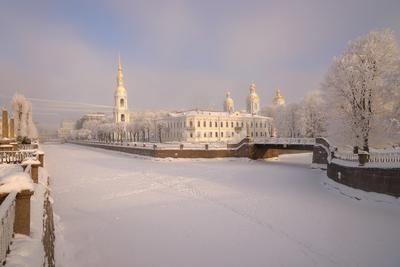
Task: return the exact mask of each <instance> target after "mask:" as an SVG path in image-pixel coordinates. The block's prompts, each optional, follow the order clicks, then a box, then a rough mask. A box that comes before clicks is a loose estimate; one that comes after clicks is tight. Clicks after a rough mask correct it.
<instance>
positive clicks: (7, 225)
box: [0, 191, 17, 265]
mask: <svg viewBox="0 0 400 267" xmlns="http://www.w3.org/2000/svg"><path fill="white" fill-rule="evenodd" d="M16 196H17V192H15V191H13V192H11V193H9V194H8V195H7V197H6V199H5V200H4V201H3V203H1V205H0V219H1V224H0V263H1V264H2V265H4V264H5V261H6V256H7V253H8V252H9V247H10V244H11V240H12V238H13V233H14V220H15V198H16Z"/></svg>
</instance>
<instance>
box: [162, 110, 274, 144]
mask: <svg viewBox="0 0 400 267" xmlns="http://www.w3.org/2000/svg"><path fill="white" fill-rule="evenodd" d="M161 120H162V121H163V123H164V124H165V129H164V130H163V131H162V132H161V135H162V136H161V139H162V140H163V141H166V142H171V141H182V142H238V141H240V140H242V139H243V138H245V137H246V136H249V137H267V136H271V134H272V118H269V117H264V116H259V115H252V114H248V113H240V112H219V111H205V110H189V111H184V112H175V113H169V114H168V115H167V116H166V117H165V118H163V119H161Z"/></svg>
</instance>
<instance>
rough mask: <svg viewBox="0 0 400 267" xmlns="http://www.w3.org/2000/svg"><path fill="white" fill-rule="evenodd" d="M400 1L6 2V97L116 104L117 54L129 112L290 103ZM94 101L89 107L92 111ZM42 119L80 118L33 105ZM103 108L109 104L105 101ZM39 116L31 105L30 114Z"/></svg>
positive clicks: (0, 78)
mask: <svg viewBox="0 0 400 267" xmlns="http://www.w3.org/2000/svg"><path fill="white" fill-rule="evenodd" d="M399 10H400V2H399V1H395V0H393V1H378V0H377V1H369V0H354V1H148V0H146V1H124V0H115V1H85V0H83V1H78V0H72V1H50V0H48V1H46V0H43V1H23V0H21V1H20V0H15V1H8V0H6V1H2V2H1V3H0V35H1V39H0V40H1V41H0V59H1V60H0V88H1V91H0V105H7V103H8V102H9V97H11V96H12V95H13V94H14V92H15V91H18V92H20V93H22V94H24V95H25V96H27V97H32V98H44V99H54V100H58V101H70V102H81V103H91V104H93V105H105V106H111V105H112V101H113V93H114V88H115V76H116V70H117V54H118V52H120V53H121V56H122V61H123V67H124V78H125V85H126V87H127V90H128V97H129V105H130V108H131V110H134V111H136V110H159V109H162V110H174V109H183V108H195V107H199V108H215V109H219V108H222V101H223V99H224V93H225V91H227V90H230V91H231V93H232V97H233V98H234V100H235V104H236V105H237V108H238V109H242V108H244V107H245V97H246V95H247V94H248V86H249V84H250V82H251V80H255V82H256V84H257V92H258V94H259V95H260V97H261V105H262V106H265V105H269V104H270V103H271V101H272V97H273V94H274V91H275V89H276V88H277V87H280V88H281V90H282V93H283V95H284V96H285V97H286V99H287V101H288V102H293V101H297V100H300V99H301V98H302V97H303V96H304V95H305V94H306V93H307V92H308V91H311V90H315V89H318V88H319V84H320V82H321V81H322V79H323V78H324V75H325V73H326V71H327V69H328V67H329V64H330V62H331V61H332V58H333V57H334V56H337V55H339V54H340V53H341V52H342V50H343V49H344V48H345V47H346V45H347V43H348V41H349V40H351V39H354V38H356V37H358V36H360V35H363V34H366V33H367V32H368V31H370V30H374V29H382V28H386V27H389V28H391V29H392V30H394V31H395V33H396V35H397V36H399V33H400V16H399V14H398V11H399ZM95 107H96V106H93V108H94V109H95ZM35 110H36V115H35V119H36V120H37V121H38V122H39V123H41V122H43V121H45V122H49V121H57V122H59V121H60V120H61V119H63V118H64V117H74V116H75V117H78V115H79V114H76V112H75V113H73V115H71V114H68V113H64V112H65V111H61V110H55V111H54V110H53V111H52V110H46V109H41V107H40V106H38V107H36V108H35V105H34V112H35ZM100 111H103V110H100ZM34 114H35V113H34Z"/></svg>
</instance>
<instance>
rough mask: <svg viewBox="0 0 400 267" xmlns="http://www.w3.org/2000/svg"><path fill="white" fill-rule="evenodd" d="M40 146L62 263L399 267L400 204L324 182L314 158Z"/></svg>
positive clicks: (305, 156)
mask: <svg viewBox="0 0 400 267" xmlns="http://www.w3.org/2000/svg"><path fill="white" fill-rule="evenodd" d="M44 150H45V152H46V167H47V169H48V170H49V173H50V175H51V179H52V185H51V186H52V189H53V192H52V195H53V197H54V210H55V213H56V214H57V215H58V216H59V220H58V222H57V225H58V232H57V237H56V238H57V240H56V241H57V242H56V250H57V253H56V255H57V259H56V261H57V266H75V267H77V266H140V267H143V266H374V267H375V266H400V205H398V204H396V203H394V204H379V203H377V204H374V203H372V202H368V201H363V200H362V201H359V200H356V199H353V198H350V197H348V196H345V195H342V194H340V193H338V192H337V191H335V190H332V189H329V188H327V187H326V186H324V185H323V184H322V183H321V177H322V176H323V172H322V171H320V170H313V169H310V168H309V164H310V162H311V154H300V155H287V156H281V157H280V159H279V161H251V160H248V159H207V160H206V159H202V160H195V159H194V160H189V159H181V160H173V159H171V160H169V159H154V158H144V157H136V156H134V155H128V154H122V153H117V152H111V151H106V150H100V149H92V148H86V147H80V146H75V145H45V146H44Z"/></svg>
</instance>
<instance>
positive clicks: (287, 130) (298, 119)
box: [274, 103, 304, 138]
mask: <svg viewBox="0 0 400 267" xmlns="http://www.w3.org/2000/svg"><path fill="white" fill-rule="evenodd" d="M274 114H275V117H274V123H275V127H276V130H277V135H278V136H279V137H292V138H293V137H302V136H304V120H303V117H302V108H301V105H300V104H299V103H290V104H288V105H286V106H280V107H277V108H276V109H275V112H274Z"/></svg>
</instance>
